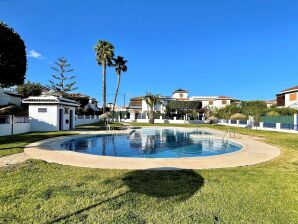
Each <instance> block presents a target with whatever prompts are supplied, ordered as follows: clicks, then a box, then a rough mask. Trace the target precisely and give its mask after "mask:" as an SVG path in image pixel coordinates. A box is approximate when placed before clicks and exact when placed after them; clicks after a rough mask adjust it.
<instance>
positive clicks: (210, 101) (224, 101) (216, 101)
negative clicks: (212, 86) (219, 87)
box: [190, 96, 240, 109]
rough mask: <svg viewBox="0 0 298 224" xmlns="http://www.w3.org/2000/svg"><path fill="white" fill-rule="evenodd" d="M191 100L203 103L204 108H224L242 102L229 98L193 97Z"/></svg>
mask: <svg viewBox="0 0 298 224" xmlns="http://www.w3.org/2000/svg"><path fill="white" fill-rule="evenodd" d="M190 100H193V101H201V102H202V107H203V108H204V107H209V108H211V109H212V108H218V109H220V108H224V107H225V106H227V105H231V104H234V103H239V102H240V101H239V100H237V99H234V98H232V97H229V96H192V97H190Z"/></svg>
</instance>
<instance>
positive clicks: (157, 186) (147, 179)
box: [122, 168, 204, 201]
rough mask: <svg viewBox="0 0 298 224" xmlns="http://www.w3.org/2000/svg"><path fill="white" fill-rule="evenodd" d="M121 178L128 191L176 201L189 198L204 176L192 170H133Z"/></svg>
mask: <svg viewBox="0 0 298 224" xmlns="http://www.w3.org/2000/svg"><path fill="white" fill-rule="evenodd" d="M167 169H169V168H167ZM122 180H123V182H124V184H125V185H126V186H128V188H129V191H130V192H134V193H139V194H144V195H147V196H151V197H157V198H171V199H174V200H178V201H184V200H187V199H189V198H190V197H192V196H193V195H194V194H195V193H196V192H197V191H198V190H199V189H200V188H201V187H203V185H204V178H203V177H202V176H201V175H200V174H199V173H197V172H195V171H193V170H162V169H161V170H160V169H159V170H158V171H157V170H135V171H132V172H129V173H128V174H127V175H126V176H125V177H124V178H123V179H122Z"/></svg>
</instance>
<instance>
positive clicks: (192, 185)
mask: <svg viewBox="0 0 298 224" xmlns="http://www.w3.org/2000/svg"><path fill="white" fill-rule="evenodd" d="M167 169H168V167H167ZM173 169H174V168H173ZM110 181H111V183H112V182H113V181H114V180H113V179H111V180H110ZM122 181H123V184H124V185H125V186H127V187H128V188H129V189H128V191H126V192H124V193H121V194H119V195H117V196H114V197H110V198H108V199H105V200H101V201H99V202H96V203H93V204H91V205H89V206H87V207H85V208H82V209H79V210H77V211H75V212H73V213H69V214H66V215H63V216H60V217H57V218H55V219H54V220H51V221H50V222H48V223H57V222H60V221H63V220H64V221H65V220H67V219H69V218H70V217H72V216H76V215H80V214H81V213H84V212H87V211H88V210H90V209H93V208H96V207H97V206H100V205H102V204H105V203H112V202H113V200H116V199H118V198H120V197H122V196H124V195H125V194H127V193H139V194H144V195H147V196H150V197H157V198H164V199H173V200H177V201H185V200H187V199H189V198H190V197H192V196H193V195H194V194H195V193H196V192H197V191H198V190H199V189H200V188H201V187H202V186H203V185H204V178H203V177H202V176H201V175H200V174H198V173H197V172H195V171H193V170H139V171H131V172H128V173H127V174H126V175H125V177H123V178H122Z"/></svg>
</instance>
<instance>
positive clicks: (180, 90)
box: [173, 88, 188, 93]
mask: <svg viewBox="0 0 298 224" xmlns="http://www.w3.org/2000/svg"><path fill="white" fill-rule="evenodd" d="M173 93H188V91H186V90H184V89H181V88H180V89H176V90H175V91H174V92H173Z"/></svg>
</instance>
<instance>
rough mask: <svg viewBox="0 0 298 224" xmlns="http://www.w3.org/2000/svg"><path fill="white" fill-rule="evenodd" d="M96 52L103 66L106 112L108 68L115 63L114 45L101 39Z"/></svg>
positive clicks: (98, 61)
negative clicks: (113, 60)
mask: <svg viewBox="0 0 298 224" xmlns="http://www.w3.org/2000/svg"><path fill="white" fill-rule="evenodd" d="M94 50H95V52H96V61H97V64H98V65H100V66H101V67H102V102H103V105H102V108H103V113H105V112H106V104H107V94H106V69H107V66H108V67H110V66H112V65H113V62H112V59H113V57H114V46H113V45H112V44H111V43H109V42H108V41H105V40H99V41H98V42H97V44H96V45H95V47H94Z"/></svg>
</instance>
